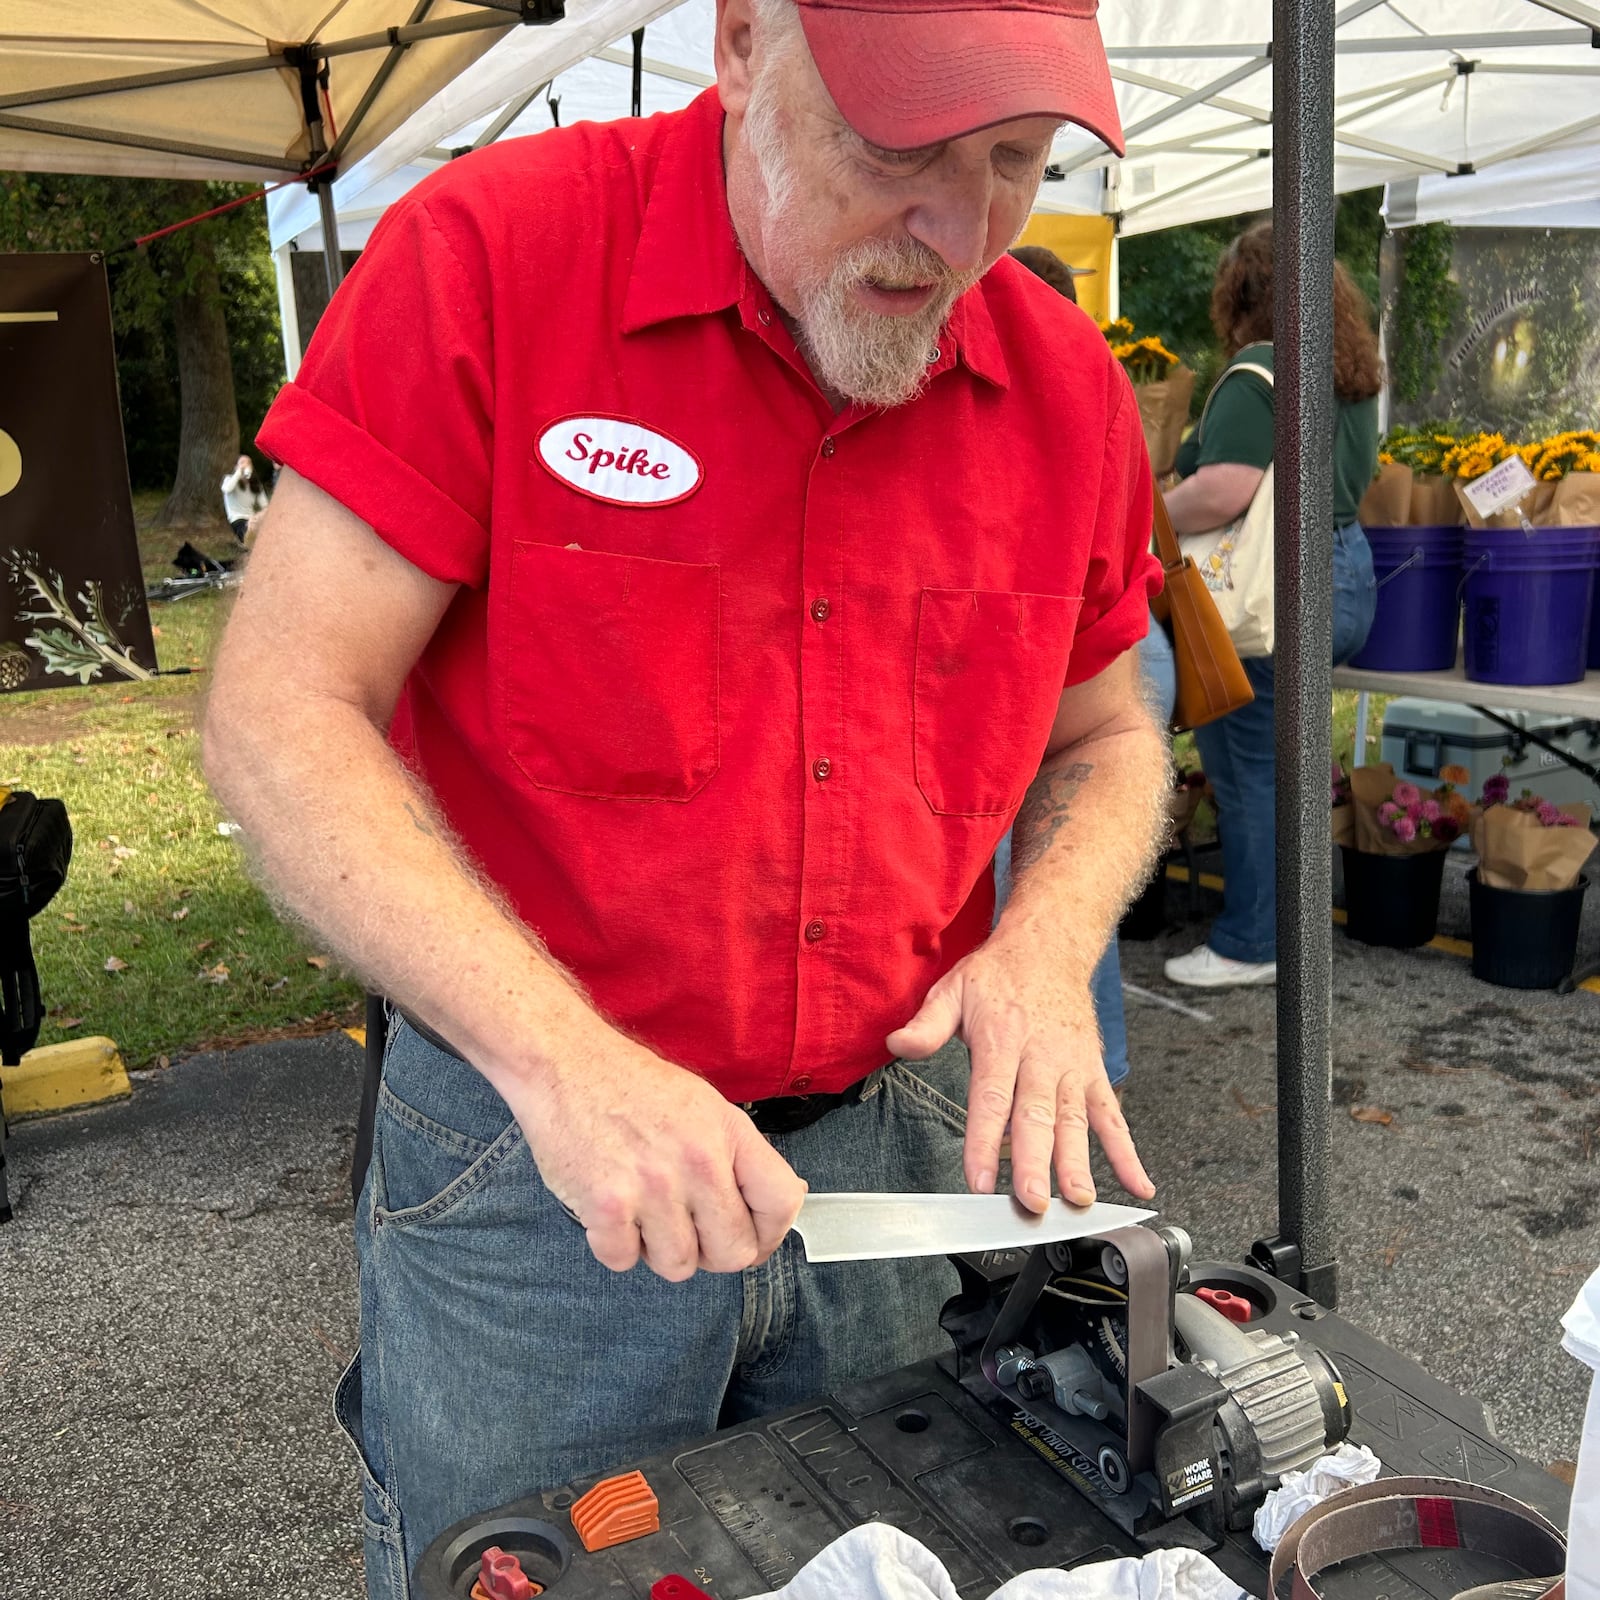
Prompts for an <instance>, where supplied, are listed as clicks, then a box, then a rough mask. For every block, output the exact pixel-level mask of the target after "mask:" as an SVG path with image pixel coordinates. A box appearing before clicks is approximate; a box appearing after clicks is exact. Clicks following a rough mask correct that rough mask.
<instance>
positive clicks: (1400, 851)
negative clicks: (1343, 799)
mask: <svg viewBox="0 0 1600 1600" xmlns="http://www.w3.org/2000/svg"><path fill="white" fill-rule="evenodd" d="M1393 793H1394V768H1393V767H1391V766H1390V765H1389V763H1388V762H1387V761H1384V762H1380V763H1379V764H1378V765H1377V766H1373V767H1357V768H1356V769H1355V771H1353V772H1352V773H1351V774H1350V798H1351V806H1350V809H1351V810H1352V811H1354V812H1355V818H1354V822H1355V838H1354V840H1352V841H1351V842H1352V843H1353V844H1354V845H1355V847H1356V849H1357V850H1359V851H1361V852H1362V854H1363V855H1369V856H1400V855H1406V854H1408V853H1409V852H1408V850H1407V848H1406V846H1405V845H1403V844H1402V843H1401V842H1400V841H1399V840H1398V839H1397V838H1395V836H1394V835H1393V834H1392V833H1390V832H1389V830H1388V829H1387V828H1385V827H1384V826H1383V824H1382V823H1380V822H1379V821H1378V807H1379V806H1381V805H1382V804H1383V802H1384V801H1385V800H1387V799H1388V798H1389V796H1390V795H1392V794H1393Z"/></svg>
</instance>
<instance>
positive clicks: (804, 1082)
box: [789, 1072, 811, 1094]
mask: <svg viewBox="0 0 1600 1600" xmlns="http://www.w3.org/2000/svg"><path fill="white" fill-rule="evenodd" d="M789 1087H790V1088H791V1089H793V1090H794V1092H795V1093H796V1094H804V1093H805V1092H806V1090H807V1089H809V1088H810V1087H811V1074H810V1073H809V1072H802V1073H801V1074H800V1076H799V1077H798V1078H796V1079H795V1080H794V1082H793V1083H791V1084H790V1085H789Z"/></svg>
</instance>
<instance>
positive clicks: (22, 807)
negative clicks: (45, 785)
mask: <svg viewBox="0 0 1600 1600" xmlns="http://www.w3.org/2000/svg"><path fill="white" fill-rule="evenodd" d="M71 861H72V824H71V823H70V822H69V821H68V820H67V808H66V807H65V806H64V805H63V804H62V803H61V801H59V800H41V799H40V798H39V797H38V796H37V795H35V794H30V793H29V792H28V791H27V790H26V789H18V790H15V791H14V792H12V793H11V794H9V795H7V796H6V797H5V800H4V802H3V803H0V1062H4V1063H5V1065H6V1066H8V1067H14V1066H16V1065H17V1064H18V1063H19V1062H20V1061H21V1060H22V1057H23V1055H24V1054H25V1053H26V1052H27V1051H29V1050H31V1049H32V1048H33V1046H34V1043H35V1042H36V1041H37V1039H38V1037H39V1024H40V1023H41V1022H42V1021H43V1020H44V1002H43V1000H42V999H41V998H40V994H39V969H38V968H37V967H36V966H35V965H34V963H33V940H32V938H31V937H30V935H29V931H28V923H29V922H30V920H31V919H32V918H34V917H36V916H38V914H39V913H40V912H41V911H43V910H44V908H45V907H46V906H47V905H49V904H50V902H51V901H52V900H53V899H54V898H55V896H56V892H57V890H59V889H60V887H61V885H62V884H64V883H65V882H66V881H67V867H68V866H69V865H70V863H71ZM10 1218H11V1204H10V1200H9V1198H8V1196H7V1193H6V1154H5V1107H4V1105H3V1104H0V1222H7V1221H9V1220H10Z"/></svg>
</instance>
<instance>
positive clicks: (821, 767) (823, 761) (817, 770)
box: [811, 756, 833, 783]
mask: <svg viewBox="0 0 1600 1600" xmlns="http://www.w3.org/2000/svg"><path fill="white" fill-rule="evenodd" d="M832 771H833V763H832V762H831V761H830V760H829V759H828V758H827V757H826V756H818V757H817V759H816V760H815V761H813V762H812V763H811V774H812V776H813V777H814V778H815V779H816V780H817V782H818V783H823V782H825V781H826V779H827V777H828V774H829V773H830V772H832Z"/></svg>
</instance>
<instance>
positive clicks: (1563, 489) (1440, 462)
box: [1361, 422, 1600, 528]
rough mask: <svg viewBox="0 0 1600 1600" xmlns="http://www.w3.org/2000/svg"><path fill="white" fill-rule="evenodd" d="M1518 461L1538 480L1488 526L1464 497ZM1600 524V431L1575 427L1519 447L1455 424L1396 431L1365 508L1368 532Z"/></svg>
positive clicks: (1382, 457)
mask: <svg viewBox="0 0 1600 1600" xmlns="http://www.w3.org/2000/svg"><path fill="white" fill-rule="evenodd" d="M1513 457H1515V458H1516V459H1518V460H1520V461H1521V462H1522V463H1523V464H1524V465H1525V466H1526V467H1527V469H1528V471H1529V473H1530V474H1531V476H1532V477H1533V479H1534V484H1533V486H1532V487H1531V488H1530V489H1529V490H1528V492H1527V494H1526V495H1525V496H1524V497H1523V499H1522V501H1521V502H1520V503H1519V504H1518V505H1516V506H1513V507H1511V508H1510V509H1509V510H1506V511H1501V512H1497V513H1496V514H1495V515H1493V516H1491V517H1489V518H1488V519H1487V520H1486V519H1484V518H1483V517H1481V516H1480V515H1479V514H1478V512H1477V511H1476V509H1475V508H1474V507H1473V506H1472V504H1471V502H1470V501H1469V500H1468V499H1467V498H1466V496H1465V495H1464V494H1462V493H1461V492H1460V491H1461V489H1462V487H1463V486H1464V485H1466V484H1469V483H1475V482H1476V481H1477V480H1478V479H1479V478H1481V477H1483V476H1484V475H1485V474H1486V473H1489V472H1492V471H1494V469H1495V468H1496V467H1498V466H1500V465H1501V463H1503V462H1506V461H1510V460H1511V459H1512V458H1513ZM1463 518H1465V520H1466V521H1468V522H1470V523H1471V524H1472V525H1473V526H1474V527H1484V526H1488V527H1507V528H1515V527H1520V526H1521V525H1522V523H1523V520H1524V518H1526V520H1527V522H1528V523H1529V524H1530V525H1532V526H1534V527H1590V526H1594V525H1600V433H1597V432H1595V431H1594V430H1592V429H1572V430H1570V431H1567V432H1564V433H1553V434H1551V435H1550V436H1549V437H1548V438H1544V439H1531V440H1528V441H1526V442H1525V443H1523V442H1518V441H1516V440H1514V439H1508V438H1507V437H1506V436H1505V434H1503V433H1498V432H1490V431H1488V430H1486V429H1466V428H1462V427H1459V426H1457V425H1455V424H1452V423H1437V422H1435V423H1424V424H1423V425H1421V426H1419V427H1412V428H1394V429H1392V430H1391V431H1390V432H1389V434H1388V436H1387V437H1386V438H1385V439H1384V441H1383V445H1382V448H1381V449H1380V450H1379V452H1378V475H1377V477H1376V478H1375V479H1374V480H1373V482H1372V486H1371V487H1370V488H1369V489H1368V490H1367V493H1366V497H1365V498H1364V499H1363V500H1362V502H1361V520H1362V522H1363V523H1364V524H1365V525H1366V526H1367V527H1374V528H1384V527H1407V526H1413V527H1414V526H1419V525H1422V526H1434V527H1441V526H1453V525H1454V524H1456V523H1458V522H1460V521H1462V520H1463Z"/></svg>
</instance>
